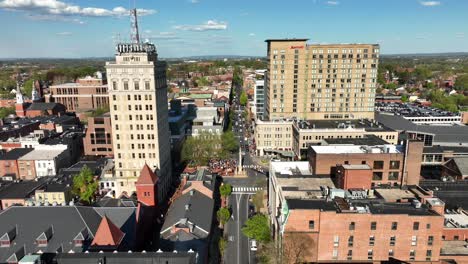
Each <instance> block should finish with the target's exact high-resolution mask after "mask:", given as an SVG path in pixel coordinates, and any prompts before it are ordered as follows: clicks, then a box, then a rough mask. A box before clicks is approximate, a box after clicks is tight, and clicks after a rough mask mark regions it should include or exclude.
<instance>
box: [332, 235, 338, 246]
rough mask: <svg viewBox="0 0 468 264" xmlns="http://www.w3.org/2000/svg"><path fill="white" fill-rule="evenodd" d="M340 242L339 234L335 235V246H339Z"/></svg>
mask: <svg viewBox="0 0 468 264" xmlns="http://www.w3.org/2000/svg"><path fill="white" fill-rule="evenodd" d="M339 243H340V237H339V236H334V237H333V246H334V247H337V246H338V245H339Z"/></svg>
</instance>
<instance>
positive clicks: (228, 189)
mask: <svg viewBox="0 0 468 264" xmlns="http://www.w3.org/2000/svg"><path fill="white" fill-rule="evenodd" d="M231 193H232V186H231V184H229V183H223V185H221V186H219V194H221V196H222V197H224V198H226V197H228V196H229V195H231Z"/></svg>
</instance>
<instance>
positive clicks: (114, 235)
mask: <svg viewBox="0 0 468 264" xmlns="http://www.w3.org/2000/svg"><path fill="white" fill-rule="evenodd" d="M124 236H125V233H124V232H122V231H121V230H120V228H118V227H117V226H116V225H115V224H114V223H112V221H111V220H109V218H107V216H104V217H103V218H102V220H101V223H100V224H99V228H98V230H97V231H96V235H95V236H94V239H93V242H92V243H91V245H93V246H95V245H97V246H118V245H120V242H122V239H123V237H124Z"/></svg>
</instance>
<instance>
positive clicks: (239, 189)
mask: <svg viewBox="0 0 468 264" xmlns="http://www.w3.org/2000/svg"><path fill="white" fill-rule="evenodd" d="M261 190H263V188H262V187H237V186H236V187H232V193H233V194H243V193H244V194H255V193H256V192H258V191H261Z"/></svg>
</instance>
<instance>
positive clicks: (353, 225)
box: [349, 222, 356, 230]
mask: <svg viewBox="0 0 468 264" xmlns="http://www.w3.org/2000/svg"><path fill="white" fill-rule="evenodd" d="M355 227H356V223H354V222H351V223H350V224H349V230H354V228H355Z"/></svg>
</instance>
